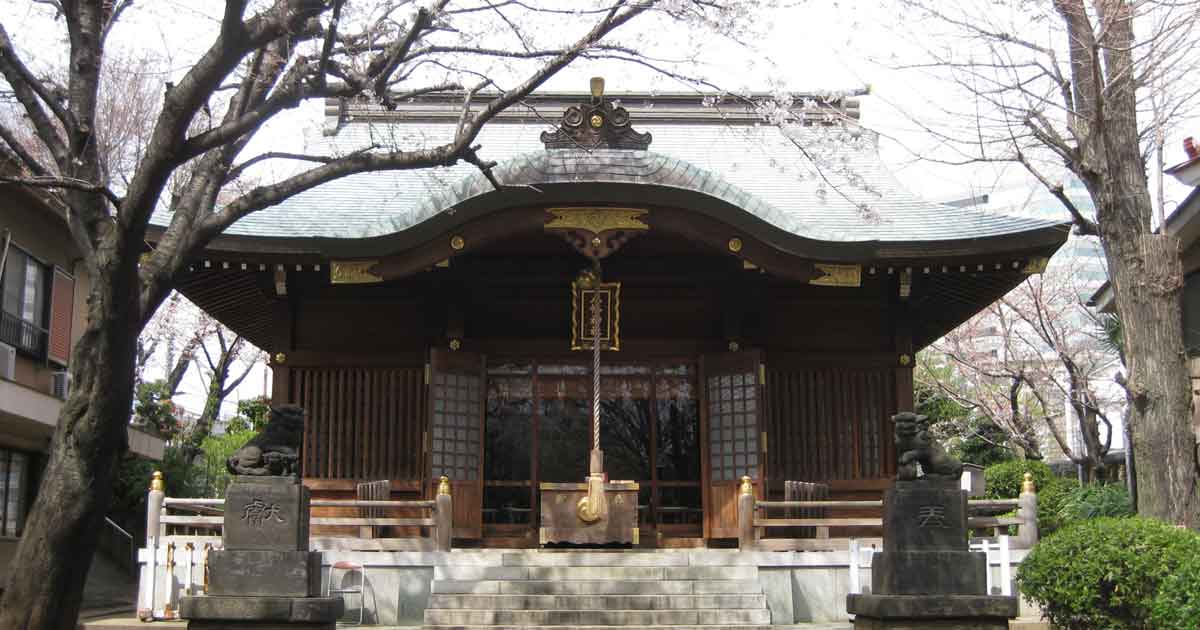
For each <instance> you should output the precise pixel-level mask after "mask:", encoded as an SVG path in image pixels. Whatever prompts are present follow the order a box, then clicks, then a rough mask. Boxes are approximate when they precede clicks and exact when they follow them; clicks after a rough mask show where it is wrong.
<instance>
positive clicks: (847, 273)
mask: <svg viewBox="0 0 1200 630" xmlns="http://www.w3.org/2000/svg"><path fill="white" fill-rule="evenodd" d="M813 267H814V268H815V269H816V270H817V271H818V272H819V273H821V274H824V275H822V276H820V277H818V278H813V279H812V280H809V281H808V283H809V284H815V285H818V286H823V287H859V286H862V266H860V265H834V264H829V263H816V264H814V265H813Z"/></svg>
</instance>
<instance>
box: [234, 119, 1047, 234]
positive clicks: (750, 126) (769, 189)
mask: <svg viewBox="0 0 1200 630" xmlns="http://www.w3.org/2000/svg"><path fill="white" fill-rule="evenodd" d="M642 98H644V99H645V100H644V101H643V106H642V108H641V110H640V111H639V110H637V109H635V108H633V107H630V109H631V112H632V119H633V120H632V124H633V126H634V127H635V128H636V129H637V130H639V131H648V132H651V133H652V134H653V138H654V141H653V144H652V145H651V146H650V150H647V151H636V150H633V151H631V150H613V149H599V150H590V151H589V150H585V149H582V148H580V149H554V150H546V149H544V148H542V145H541V142H540V140H539V135H540V132H541V131H544V130H546V129H548V128H550V127H552V125H550V124H549V123H548V122H547V121H548V120H549V119H552V118H553V117H556V116H557V114H558V111H554V112H550V111H547V112H545V113H544V114H542V115H540V116H539V117H534V116H529V115H525V116H519V115H510V116H507V117H506V116H501V117H499V118H497V119H495V120H493V121H492V122H491V123H490V124H489V125H487V126H486V127H485V128H484V130H483V132H482V133H481V134H480V137H479V139H478V143H479V144H481V145H482V148H481V149H480V157H481V158H483V159H485V160H495V161H497V162H499V164H498V165H497V166H496V167H495V169H494V174H495V176H496V178H497V180H499V182H500V183H501V184H503V185H504V186H505V187H506V188H505V190H502V191H496V190H495V189H494V187H493V186H492V184H491V183H490V182H489V181H488V180H487V178H485V177H484V176H483V174H482V173H481V172H479V170H478V169H476V168H475V167H474V166H471V165H467V164H458V165H455V166H453V167H448V168H437V169H425V170H417V171H390V172H376V173H364V174H359V175H353V176H349V177H346V178H343V179H340V180H336V181H333V182H330V183H327V184H324V185H322V186H319V187H317V188H315V189H312V190H310V191H307V192H305V193H302V194H300V195H296V196H294V197H292V198H290V199H288V200H286V201H284V202H283V203H281V204H279V205H277V206H274V207H271V208H267V209H265V210H262V211H259V212H257V213H254V214H252V215H250V216H247V217H245V218H244V219H242V220H241V221H239V222H237V223H236V224H235V225H233V226H231V227H230V229H229V230H227V231H226V234H227V235H230V236H243V237H268V238H283V239H300V240H307V239H319V240H321V241H326V239H334V240H338V241H346V240H357V239H363V238H373V237H383V236H388V235H396V234H402V233H404V232H405V231H406V230H410V229H411V228H413V227H415V226H418V225H420V224H422V223H424V222H425V221H428V220H429V219H431V218H433V217H435V216H438V215H439V214H442V213H454V212H455V211H456V210H457V208H458V207H459V206H460V205H462V204H464V203H466V202H470V201H471V200H476V201H478V200H479V198H480V197H483V196H486V195H490V196H492V197H493V199H490V200H489V205H491V204H494V205H496V206H497V207H505V206H506V205H510V204H512V203H517V202H518V200H519V202H520V203H524V204H528V203H530V202H536V200H537V195H538V194H539V193H540V192H542V191H541V189H540V188H539V186H542V185H546V186H550V185H556V184H586V183H624V184H646V185H651V186H655V187H658V188H667V189H678V190H679V191H680V192H683V193H687V194H686V195H685V197H690V198H695V197H694V195H697V194H698V195H703V196H706V197H711V198H713V199H716V200H720V201H723V202H725V204H728V205H725V204H718V205H719V207H720V208H721V210H720V212H736V210H735V208H740V209H741V210H742V211H744V212H745V213H747V214H749V215H752V216H754V217H757V218H758V219H761V220H762V221H764V222H766V223H767V224H769V225H771V226H774V227H775V228H778V229H779V230H782V231H783V232H786V233H790V234H792V235H795V236H798V237H801V238H804V239H811V240H816V241H823V242H826V243H829V244H834V243H866V242H875V243H921V242H929V243H930V244H936V243H937V242H945V241H951V240H953V241H962V240H974V239H988V238H992V237H1000V236H1011V235H1018V234H1021V233H1026V232H1033V231H1044V230H1046V229H1047V228H1055V227H1061V224H1060V223H1059V222H1056V221H1048V220H1042V219H1034V218H1029V217H1017V216H1009V215H1003V214H996V213H990V212H980V211H978V210H972V209H966V208H955V207H951V206H946V205H941V204H936V203H930V202H927V201H924V200H922V199H919V198H917V197H916V196H914V195H913V194H911V193H910V192H908V191H907V190H906V189H905V188H904V187H903V186H902V185H901V183H900V182H899V181H897V179H896V178H895V177H894V176H893V174H892V173H890V172H889V171H888V170H887V169H886V168H885V167H884V166H883V164H882V163H881V162H880V160H879V156H878V152H877V147H876V145H875V143H874V141H873V140H874V138H873V137H872V136H871V135H870V134H869V133H865V132H848V131H847V130H845V129H843V128H842V127H839V126H793V127H787V128H780V127H778V126H774V125H768V124H765V123H764V124H759V123H758V122H756V120H755V117H754V116H747V115H746V114H745V112H744V111H743V112H741V113H740V114H735V115H729V113H728V112H725V111H722V110H721V109H720V108H719V107H712V106H709V105H708V104H702V102H701V100H700V99H699V97H695V98H694V102H693V103H692V104H691V105H692V106H691V108H690V109H689V110H688V115H686V116H667V115H663V114H661V113H660V114H658V115H654V112H653V111H652V108H653V104H654V101H653V100H652V99H650V98H647V97H642ZM645 103H649V105H648V106H647V105H645ZM343 107H344V104H343ZM360 107H361V106H360ZM677 111H678V110H677ZM347 119H348V120H347ZM341 120H342V121H343V122H341V124H339V125H338V126H337V128H336V131H335V132H334V133H331V134H329V135H325V136H322V137H320V138H318V139H315V141H314V142H313V143H312V144H313V146H310V147H308V148H307V152H308V153H313V154H322V155H341V154H346V153H349V152H351V151H356V150H359V149H361V148H362V147H364V146H370V145H372V144H375V145H379V146H385V147H386V146H400V147H405V148H412V147H414V146H426V145H433V144H439V143H442V142H446V141H448V140H449V139H450V138H451V137H452V134H453V130H454V127H455V125H454V122H452V121H450V120H446V119H445V118H444V117H443V118H438V117H436V116H428V115H422V116H413V115H411V114H410V115H408V116H406V112H405V110H404V107H402V108H401V109H400V110H399V111H397V112H394V113H390V114H388V115H381V114H378V113H376V114H375V115H374V116H361V117H355V116H344V112H343V118H342V119H341ZM639 121H642V122H639ZM810 156H812V158H814V159H815V161H814V159H810ZM509 187H512V188H509ZM555 202H556V203H563V201H562V199H561V198H559V199H556V200H555ZM577 202H578V203H581V204H586V203H588V202H595V200H593V199H589V198H580V199H578V200H577ZM717 218H722V217H719V216H718V217H717ZM1063 230H1064V237H1065V228H1063ZM326 242H327V241H326Z"/></svg>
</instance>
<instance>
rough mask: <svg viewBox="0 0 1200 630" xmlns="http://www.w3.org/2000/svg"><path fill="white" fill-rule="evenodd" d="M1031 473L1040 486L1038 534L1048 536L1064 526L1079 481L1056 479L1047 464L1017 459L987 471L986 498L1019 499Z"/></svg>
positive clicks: (1038, 488)
mask: <svg viewBox="0 0 1200 630" xmlns="http://www.w3.org/2000/svg"><path fill="white" fill-rule="evenodd" d="M1027 472H1028V473H1032V474H1033V483H1034V485H1035V486H1037V493H1038V532H1039V534H1040V535H1041V536H1046V535H1047V534H1050V533H1052V532H1055V531H1057V530H1058V529H1059V528H1060V527H1062V525H1063V519H1062V517H1061V515H1060V512H1061V511H1062V506H1063V502H1064V501H1065V500H1066V498H1067V497H1068V496H1069V495H1070V494H1071V492H1073V491H1074V490H1075V489H1076V488H1078V487H1079V482H1078V481H1076V480H1074V479H1069V478H1066V477H1058V476H1055V474H1054V471H1052V470H1050V467H1049V466H1047V465H1046V463H1045V462H1041V461H1037V460H1030V459H1014V460H1011V461H1007V462H1002V463H999V464H995V465H992V466H988V467H987V468H985V469H984V471H983V478H984V480H986V481H987V490H986V491H985V496H986V497H987V498H989V499H1015V498H1017V497H1018V496H1020V494H1021V484H1023V483H1024V482H1025V473H1027Z"/></svg>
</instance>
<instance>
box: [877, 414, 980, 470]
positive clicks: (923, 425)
mask: <svg viewBox="0 0 1200 630" xmlns="http://www.w3.org/2000/svg"><path fill="white" fill-rule="evenodd" d="M892 421H893V422H894V423H895V424H896V452H897V453H899V458H898V459H897V460H896V463H897V464H899V465H898V466H897V469H896V478H897V479H901V480H912V479H917V478H918V476H917V470H918V468H917V464H920V471H921V472H923V473H924V474H923V475H922V476H920V477H919V478H920V479H929V480H931V481H932V480H952V479H953V480H957V479H959V478H960V477H962V470H963V465H962V462H960V461H958V460H957V459H954V458H953V457H951V456H950V455H948V454H946V451H945V450H944V449H942V446H941V445H940V444H938V443H937V442H936V441H934V439H933V436H932V435H931V434H930V433H929V417H928V416H922V415H918V414H915V413H913V412H911V411H903V412H900V413H898V414H896V415H894V416H892Z"/></svg>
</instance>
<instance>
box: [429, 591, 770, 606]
mask: <svg viewBox="0 0 1200 630" xmlns="http://www.w3.org/2000/svg"><path fill="white" fill-rule="evenodd" d="M766 605H767V600H766V596H765V595H446V594H435V595H433V596H431V597H430V598H429V607H430V608H446V609H464V608H465V609H487V610H563V609H566V610H710V609H716V608H735V609H741V608H763V607H765V606H766Z"/></svg>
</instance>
